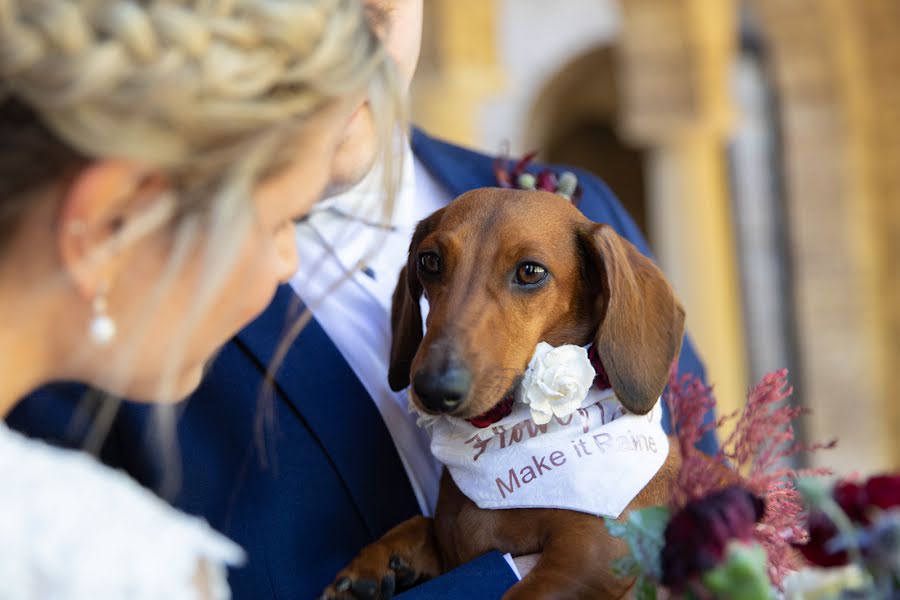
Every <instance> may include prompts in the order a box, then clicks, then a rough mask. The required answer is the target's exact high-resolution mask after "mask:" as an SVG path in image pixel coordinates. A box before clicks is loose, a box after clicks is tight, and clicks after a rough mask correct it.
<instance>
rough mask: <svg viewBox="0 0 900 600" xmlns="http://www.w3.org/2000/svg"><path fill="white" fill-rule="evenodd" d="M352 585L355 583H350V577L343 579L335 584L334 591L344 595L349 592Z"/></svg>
mask: <svg viewBox="0 0 900 600" xmlns="http://www.w3.org/2000/svg"><path fill="white" fill-rule="evenodd" d="M352 585H353V582H352V581H350V578H349V577H341V578H340V579H338V580H337V581H336V582H335V583H334V589H335V591H337V592H340V593H344V592H346V591H348V590H349V589H350V586H352Z"/></svg>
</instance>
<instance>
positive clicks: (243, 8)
mask: <svg viewBox="0 0 900 600" xmlns="http://www.w3.org/2000/svg"><path fill="white" fill-rule="evenodd" d="M392 80H393V74H392V71H391V66H390V64H389V61H387V60H386V59H385V54H384V52H383V50H382V49H381V46H380V43H379V42H378V40H377V38H376V37H375V35H374V34H373V33H372V32H371V29H370V27H369V25H368V22H367V20H366V15H365V11H364V8H363V6H362V2H361V1H360V0H0V140H3V142H2V146H3V148H2V149H0V236H2V238H0V239H5V238H6V237H7V236H6V235H5V234H6V232H8V231H9V230H10V228H11V227H12V226H13V223H14V219H15V218H16V217H17V215H18V214H20V213H21V211H22V210H25V209H26V208H27V202H26V201H25V200H23V197H24V196H25V195H26V194H27V192H29V191H31V190H33V189H34V188H36V187H38V186H41V185H46V184H47V183H48V182H52V181H54V180H58V179H59V178H60V177H61V176H62V175H65V173H66V172H68V171H72V170H74V169H77V168H78V167H79V166H81V165H82V164H84V163H85V162H87V161H88V160H90V159H92V158H105V157H114V158H125V159H132V160H135V161H137V162H140V163H142V164H146V165H148V166H154V167H159V168H162V169H166V170H168V171H170V173H171V174H172V175H174V176H184V179H185V181H187V180H195V179H197V175H198V174H202V175H203V177H202V178H200V179H202V181H203V185H202V186H199V187H200V188H201V189H202V190H203V191H204V199H205V200H209V195H208V191H209V186H210V185H211V183H210V182H211V181H215V180H217V179H218V178H220V177H221V176H222V175H223V174H224V173H225V172H226V171H231V170H233V169H234V168H236V167H237V168H239V169H240V168H243V169H245V171H246V170H247V169H250V167H249V166H247V165H242V161H241V160H239V159H240V157H244V156H248V155H252V154H253V153H252V152H248V149H253V148H256V149H257V150H259V151H260V152H265V153H267V155H266V156H256V160H255V163H254V164H253V167H252V170H253V171H254V172H252V173H250V172H244V173H242V175H243V176H244V184H251V183H252V181H253V180H254V179H257V178H258V177H259V176H261V175H262V174H264V172H265V170H266V169H267V168H269V167H271V166H272V164H273V163H274V162H277V161H278V157H277V153H278V144H277V143H273V139H272V138H273V137H278V134H279V133H280V134H281V136H280V138H282V139H283V138H285V137H286V136H287V133H288V131H289V130H290V125H291V124H294V125H301V124H302V122H303V120H304V118H306V117H309V116H310V115H313V114H314V113H315V112H316V110H317V109H319V108H320V107H322V106H323V105H325V104H327V103H328V102H329V101H330V100H332V99H335V98H338V97H341V96H342V95H345V94H348V93H353V92H355V91H357V90H360V89H364V87H365V86H366V85H369V88H370V90H369V94H370V102H372V103H373V107H374V106H378V105H380V106H381V107H382V109H381V110H377V111H376V110H373V113H374V114H375V115H376V118H378V117H379V116H380V117H381V120H383V121H385V122H384V123H381V124H380V125H381V127H380V129H383V130H389V129H390V128H391V127H392V124H393V123H392V122H391V121H393V119H395V118H398V117H399V116H400V114H401V113H402V111H401V110H400V109H399V108H398V107H397V101H396V99H394V98H391V90H392V89H393V88H392ZM262 146H265V147H266V148H265V150H263V149H262ZM244 162H247V161H244ZM249 162H253V161H249ZM231 179H232V180H234V179H240V177H235V176H232V177H231ZM176 181H179V180H178V179H177V178H176ZM219 183H221V182H219ZM185 185H186V184H185ZM190 196H191V195H190V194H185V198H183V199H182V200H184V202H185V203H188V202H190V201H191V197H190ZM194 201H195V202H196V201H197V200H196V199H194ZM4 229H5V231H4Z"/></svg>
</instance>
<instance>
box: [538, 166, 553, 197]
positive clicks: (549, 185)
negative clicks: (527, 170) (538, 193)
mask: <svg viewBox="0 0 900 600" xmlns="http://www.w3.org/2000/svg"><path fill="white" fill-rule="evenodd" d="M537 188H538V189H539V190H544V191H547V192H555V191H556V174H555V173H553V172H552V171H548V170H546V169H544V170H543V171H541V172H540V173H538V176H537Z"/></svg>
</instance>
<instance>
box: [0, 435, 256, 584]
mask: <svg viewBox="0 0 900 600" xmlns="http://www.w3.org/2000/svg"><path fill="white" fill-rule="evenodd" d="M242 559H243V553H242V551H241V550H240V548H239V547H238V546H236V545H235V544H234V543H233V542H231V541H229V540H228V539H226V538H224V537H223V536H221V535H219V534H218V533H216V532H215V531H213V529H212V528H210V527H209V525H207V524H206V522H204V521H203V520H201V519H197V518H194V517H190V516H187V515H184V514H182V513H179V512H178V511H176V510H175V509H173V508H171V507H170V506H169V505H168V504H166V503H165V502H163V501H162V500H161V499H159V498H157V497H156V496H154V495H153V494H152V493H151V492H149V491H147V490H145V489H144V488H142V487H141V486H139V485H138V484H137V483H135V482H134V481H133V480H131V479H130V478H128V477H127V476H126V475H124V474H122V473H120V472H118V471H114V470H112V469H109V468H107V467H105V466H103V465H101V464H100V463H98V462H97V461H95V460H93V459H92V458H91V457H89V456H87V455H86V454H83V453H80V452H74V451H71V450H63V449H60V448H55V447H53V446H49V445H47V444H44V443H43V442H38V441H35V440H31V439H28V438H25V437H23V436H21V435H19V434H17V433H14V432H12V431H11V430H9V429H8V428H6V426H5V425H3V424H2V423H0V596H2V597H3V598H9V599H13V600H14V599H18V598H23V599H24V598H35V597H51V598H64V599H66V600H80V599H81V598H99V597H128V598H172V599H176V600H181V599H184V600H194V599H195V598H196V597H197V593H196V589H197V587H196V583H195V577H196V575H197V572H198V566H200V565H204V566H205V567H206V568H205V569H204V575H205V576H206V578H207V580H208V581H209V587H210V588H211V589H212V591H213V594H212V595H211V597H212V598H225V597H227V596H228V590H227V585H226V583H225V581H226V580H225V565H232V564H238V563H240V562H241V560H242Z"/></svg>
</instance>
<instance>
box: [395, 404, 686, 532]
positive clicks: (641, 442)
mask: <svg viewBox="0 0 900 600" xmlns="http://www.w3.org/2000/svg"><path fill="white" fill-rule="evenodd" d="M410 404H411V406H412V403H410ZM422 417H423V418H422V419H420V425H423V426H424V427H426V429H428V430H429V432H430V434H431V452H432V453H433V454H434V456H435V457H437V459H438V460H440V461H441V462H442V463H444V465H446V466H447V468H448V469H449V471H450V475H452V476H453V481H455V482H456V485H457V486H458V487H459V489H460V490H461V491H462V492H463V494H465V495H466V496H468V497H469V499H471V500H472V501H473V502H475V504H477V505H478V506H479V508H484V509H498V508H563V509H568V510H575V511H579V512H584V513H590V514H593V515H602V516H607V517H613V518H618V516H619V515H620V514H622V511H623V510H625V508H626V507H627V506H628V504H629V503H630V502H631V501H632V500H633V499H634V498H635V496H637V495H638V493H640V491H641V490H642V489H643V488H644V487H645V486H646V485H647V483H649V481H650V480H651V479H652V478H653V476H654V475H656V473H657V471H659V469H660V467H662V465H663V463H664V462H665V461H666V458H667V457H668V454H669V440H668V437H666V434H665V432H664V431H663V429H662V408H661V406H660V403H659V402H658V401H657V403H656V404H655V405H654V406H653V410H651V411H650V412H649V413H648V414H646V415H634V414H631V413H628V412H627V411H626V410H625V408H624V407H623V406H622V405H621V404H620V403H619V401H618V399H617V398H616V396H615V394H614V393H613V391H612V390H609V389H608V390H602V391H601V390H597V389H596V388H592V389H591V390H590V391H589V392H588V394H587V397H586V398H585V399H584V400H583V401H582V403H581V407H580V408H578V410H577V411H575V412H574V413H573V414H571V415H569V416H567V417H564V418H560V417H556V416H554V417H553V418H552V419H551V420H550V422H549V423H547V424H546V425H536V424H535V422H534V421H533V420H532V418H531V410H530V408H529V407H528V406H527V405H525V404H522V403H521V402H519V401H517V402H515V403H514V404H513V407H512V412H511V413H510V414H509V415H507V416H505V417H504V418H502V419H500V420H499V421H497V422H496V423H494V424H493V425H491V426H489V427H486V428H484V429H480V428H478V427H475V426H474V425H472V424H471V423H469V422H468V421H465V420H463V419H458V418H454V417H448V416H438V417H434V416H431V415H422Z"/></svg>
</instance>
